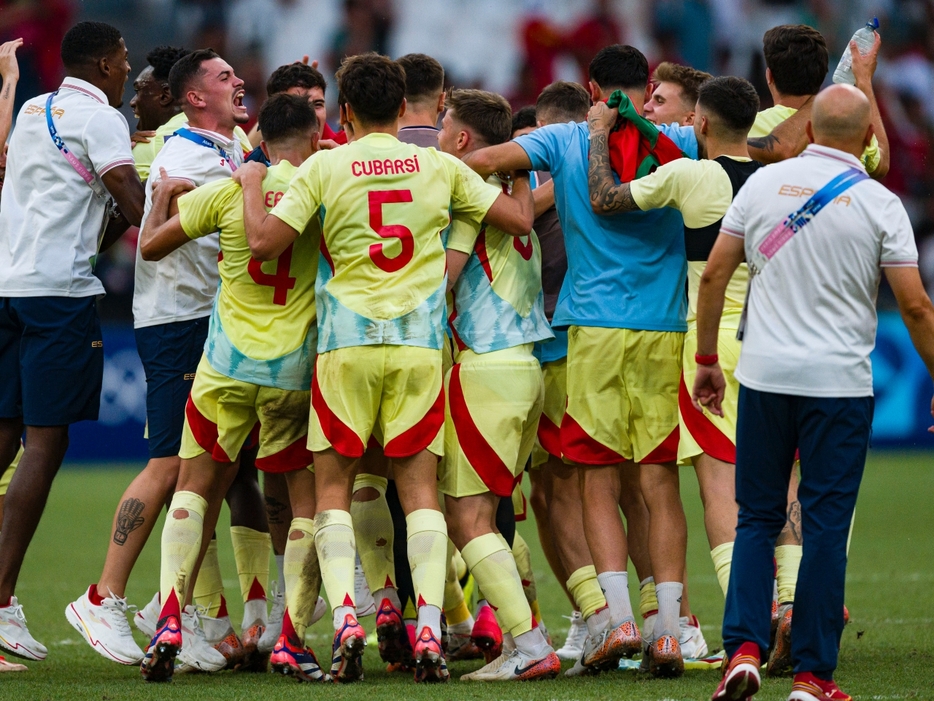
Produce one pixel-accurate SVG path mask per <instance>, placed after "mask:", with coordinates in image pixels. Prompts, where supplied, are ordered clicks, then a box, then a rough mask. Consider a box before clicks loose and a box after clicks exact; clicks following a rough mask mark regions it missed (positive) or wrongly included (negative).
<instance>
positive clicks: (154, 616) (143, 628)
mask: <svg viewBox="0 0 934 701" xmlns="http://www.w3.org/2000/svg"><path fill="white" fill-rule="evenodd" d="M161 613H162V604H161V603H159V592H156V594H155V596H153V597H152V599H151V600H150V601H149V603H148V604H146V605H145V606H144V607H143V608H141V609H140V610H139V611H137V612H136V615H135V616H133V624H134V625H135V626H136V629H137V630H138V631H140V632H141V633H143V634H144V635H145V636H146V637H147V638H149V639H152V638H154V637H156V626H157V625H158V623H159V615H160V614H161Z"/></svg>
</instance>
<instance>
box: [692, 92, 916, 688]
mask: <svg viewBox="0 0 934 701" xmlns="http://www.w3.org/2000/svg"><path fill="white" fill-rule="evenodd" d="M807 128H808V137H809V139H810V141H811V142H812V143H811V145H810V146H808V148H807V149H806V150H805V152H804V153H803V154H802V155H801V156H800V157H798V158H794V159H791V160H788V161H784V162H782V163H779V164H776V165H772V166H769V167H767V168H763V169H762V170H760V171H759V172H758V173H756V174H755V175H753V176H752V177H751V178H749V180H748V181H747V182H746V185H745V186H744V187H743V189H742V190H741V191H740V192H739V194H738V195H737V197H736V199H735V200H734V201H733V205H732V207H731V208H730V210H729V212H727V215H726V217H725V218H724V220H723V226H722V228H721V231H720V234H721V235H720V237H719V238H718V239H717V243H716V245H715V247H714V250H713V252H712V253H711V255H710V260H709V262H708V264H707V269H706V271H705V273H704V276H703V279H702V281H701V287H700V299H699V303H698V312H697V326H698V341H697V348H698V357H697V362H698V373H697V380H696V382H695V385H694V400H695V405H697V406H698V408H700V405H703V406H704V407H706V408H707V409H708V410H710V411H713V412H714V413H719V410H720V402H721V400H722V398H723V387H724V383H723V373H722V372H721V370H720V366H719V365H718V364H717V357H716V352H717V327H718V323H719V318H720V311H721V309H722V305H723V295H724V290H725V288H726V285H727V282H728V281H729V279H730V276H731V275H732V273H733V271H734V270H735V269H736V267H737V266H738V265H739V263H740V262H742V261H743V260H746V261H747V262H748V263H749V266H750V269H751V270H753V271H754V272H755V273H756V274H755V275H754V277H753V279H752V281H751V283H750V288H749V295H748V300H747V304H748V309H747V312H748V314H747V323H746V328H745V333H744V336H743V347H742V351H741V353H740V359H739V365H738V367H737V369H736V378H737V379H738V380H739V382H740V385H741V388H740V397H739V420H738V426H737V436H736V500H737V502H738V503H739V525H738V527H737V531H736V544H735V546H734V550H733V567H732V575H731V578H730V585H729V592H728V594H727V600H726V611H725V614H724V621H723V643H724V648H725V649H726V652H727V654H728V655H729V656H730V660H731V662H730V666H729V668H728V669H727V673H726V675H725V676H724V678H723V681H722V682H721V683H720V687H719V688H718V689H717V693H715V694H714V697H713V698H714V699H739V698H747V697H751V696H752V695H753V694H755V692H756V691H757V690H758V688H759V662H758V660H760V659H761V658H762V657H761V656H762V655H764V654H765V652H766V649H767V648H768V645H769V627H770V621H769V610H770V606H769V604H770V602H771V598H772V575H773V565H772V555H773V550H774V546H775V539H776V537H777V536H778V534H779V531H781V529H782V526H783V525H784V523H785V507H786V496H787V491H788V479H789V474H790V471H791V468H792V464H793V462H794V457H795V449H799V450H800V457H801V484H800V487H799V491H798V496H799V500H800V502H801V509H802V515H803V538H804V553H803V557H802V560H801V569H800V572H799V575H798V588H797V596H796V597H795V606H794V617H793V623H792V660H793V662H794V671H795V681H794V686H793V688H792V693H791V696H790V697H789V698H790V699H795V700H796V701H817V699H825V698H841V699H842V698H846V697H845V695H843V694H842V692H840V691H839V689H838V688H837V687H836V685H835V683H834V681H833V673H834V670H835V669H836V666H837V653H838V650H839V646H840V636H841V633H842V631H843V593H844V578H845V574H846V541H847V535H848V533H849V528H850V521H851V519H852V516H853V509H854V507H855V505H856V497H857V493H858V492H859V484H860V480H861V478H862V473H863V466H864V464H865V460H866V451H867V449H868V447H869V436H870V428H871V424H872V411H873V398H872V366H871V365H870V361H869V353H870V351H871V350H872V348H873V346H874V345H875V336H876V307H875V304H876V294H877V291H878V288H879V280H880V269H881V271H884V272H885V275H886V278H887V280H888V281H889V284H890V285H891V287H892V290H893V292H894V293H895V297H896V299H897V300H898V306H899V310H900V311H901V314H902V318H903V319H904V321H905V324H906V325H907V327H908V330H909V332H910V334H911V338H912V341H913V343H914V345H915V348H916V349H917V350H918V352H919V353H920V355H921V357H922V359H923V360H924V362H925V364H926V365H927V368H928V371H929V372H930V373H931V374H932V376H934V307H932V305H931V301H930V299H928V296H927V293H926V292H925V290H924V286H923V285H922V283H921V278H920V275H919V274H918V267H917V265H918V253H917V249H916V247H915V241H914V234H913V232H912V230H911V224H910V223H909V221H908V215H907V214H906V212H905V209H904V207H903V206H902V204H901V202H900V201H899V199H898V197H896V196H895V195H894V194H892V193H891V192H889V191H888V190H887V189H886V188H885V187H884V186H883V185H881V184H879V183H877V182H875V181H873V180H870V179H868V176H867V175H866V171H865V169H864V168H863V166H862V164H861V163H860V160H859V157H860V155H861V154H862V152H863V149H864V147H865V146H866V145H867V144H868V143H869V141H870V139H871V138H872V128H871V126H870V106H869V102H868V100H867V99H866V97H865V96H864V95H863V94H862V93H861V92H859V91H858V90H856V89H855V88H852V87H850V86H844V85H836V86H833V87H830V88H827V89H826V90H824V91H823V92H822V93H820V94H819V95H818V96H817V97H816V98H815V101H814V108H813V116H812V121H811V123H809V124H808V127H807ZM824 210H826V211H824ZM932 412H934V402H932Z"/></svg>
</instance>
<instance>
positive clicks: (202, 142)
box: [166, 127, 237, 170]
mask: <svg viewBox="0 0 934 701" xmlns="http://www.w3.org/2000/svg"><path fill="white" fill-rule="evenodd" d="M173 136H180V137H182V138H183V139H187V140H188V141H191V142H192V143H195V144H198V146H204V147H205V148H209V149H211V150H213V151H216V152H217V153H219V154H220V156H221V158H223V159H224V160H225V161H227V162H228V163H229V164H230V166H231V167H232V168H233V169H234V170H236V168H237V164H236V163H234V160H233V159H232V158H231V157H230V154H229V153H227V152H226V151H225V150H224V149H222V148H221V147H220V146H218V145H217V144H216V143H214V142H213V141H211V140H210V139H209V138H207V137H206V136H201V134H195V133H194V132H193V131H191V130H190V129H186V128H185V127H182V128H181V129H179V130H177V131H176V132H175V133H174V134H170V135H169V136H168V137H166V138H172V137H173Z"/></svg>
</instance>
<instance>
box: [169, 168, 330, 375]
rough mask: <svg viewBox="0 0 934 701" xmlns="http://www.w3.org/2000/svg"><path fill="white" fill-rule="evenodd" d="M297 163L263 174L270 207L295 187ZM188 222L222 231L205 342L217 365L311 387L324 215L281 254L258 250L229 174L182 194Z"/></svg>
mask: <svg viewBox="0 0 934 701" xmlns="http://www.w3.org/2000/svg"><path fill="white" fill-rule="evenodd" d="M296 170H297V168H296V167H295V166H293V165H292V164H291V163H289V162H288V161H282V162H280V163H279V164H277V165H274V166H271V167H270V168H269V170H267V171H266V177H265V179H264V180H263V199H264V203H265V205H266V209H267V210H270V209H272V208H273V206H274V205H275V203H276V202H278V201H279V199H280V198H281V197H282V195H283V193H284V192H286V191H287V190H288V187H289V181H290V180H291V179H292V176H293V175H294V174H295V171H296ZM178 216H179V220H180V221H181V225H182V229H184V231H185V233H186V234H187V235H188V236H189V237H191V238H192V239H198V238H202V237H205V236H210V235H211V234H212V233H213V232H215V231H218V232H220V248H221V255H220V257H219V262H218V264H217V267H218V270H219V272H220V279H221V285H220V291H219V292H218V295H217V301H216V303H215V305H214V309H213V312H212V314H211V326H210V329H209V331H208V340H207V343H206V344H205V354H206V357H207V360H208V362H209V363H210V364H211V367H213V368H214V369H215V370H217V371H218V372H220V373H223V374H224V375H226V376H228V377H232V378H234V379H236V380H241V381H243V382H251V383H253V384H258V385H265V386H267V387H277V388H279V389H290V390H307V389H308V388H309V387H310V385H311V368H312V363H313V360H314V356H315V348H314V345H315V342H316V338H315V337H316V334H315V326H314V322H315V291H314V285H315V269H316V268H317V264H318V243H319V238H320V236H319V232H318V222H317V220H312V221H311V222H309V225H308V228H307V229H305V230H303V231H302V233H301V235H300V236H299V237H298V238H297V239H296V240H295V242H294V243H293V244H292V245H291V246H289V247H288V248H287V249H286V250H285V251H284V252H283V253H282V255H280V256H279V257H278V258H277V259H276V260H272V261H266V262H264V263H261V262H260V261H258V260H256V259H255V258H253V257H252V255H250V246H249V244H248V243H247V239H246V233H245V231H244V224H243V191H242V190H241V189H240V186H239V185H237V184H236V183H235V182H233V180H231V179H229V178H225V179H224V180H216V181H214V182H212V183H208V184H207V185H204V186H202V187H199V188H198V189H197V190H194V191H193V192H190V193H188V194H186V195H183V196H182V197H181V198H179V200H178Z"/></svg>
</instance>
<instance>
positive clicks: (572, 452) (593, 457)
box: [561, 412, 626, 465]
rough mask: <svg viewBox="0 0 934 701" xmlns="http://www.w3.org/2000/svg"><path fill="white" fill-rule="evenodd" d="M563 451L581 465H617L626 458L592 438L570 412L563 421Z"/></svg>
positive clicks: (572, 460) (571, 459)
mask: <svg viewBox="0 0 934 701" xmlns="http://www.w3.org/2000/svg"><path fill="white" fill-rule="evenodd" d="M561 452H562V454H563V455H564V457H566V458H567V459H568V460H570V461H571V462H576V463H578V464H580V465H615V464H616V463H620V462H626V458H624V457H623V456H622V455H620V454H619V453H617V452H616V451H615V450H611V449H610V448H607V447H606V446H605V445H603V443H600V442H599V441H598V440H596V439H594V438H592V437H591V436H590V435H589V434H588V433H587V432H586V431H585V430H584V429H583V427H582V426H581V425H580V424H579V423H577V421H575V420H574V417H572V416H571V415H570V414H569V413H568V412H564V420H563V421H561Z"/></svg>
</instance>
